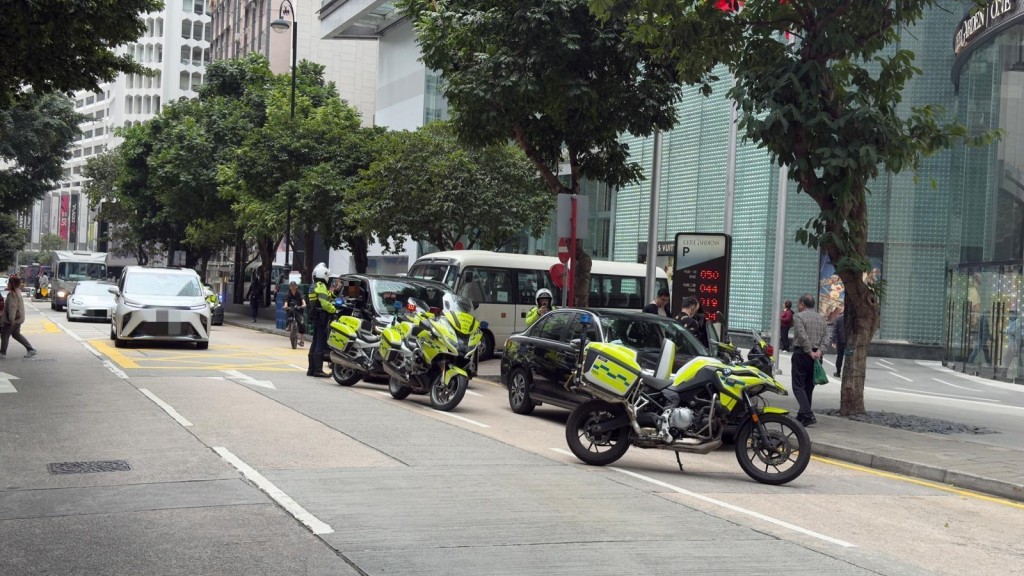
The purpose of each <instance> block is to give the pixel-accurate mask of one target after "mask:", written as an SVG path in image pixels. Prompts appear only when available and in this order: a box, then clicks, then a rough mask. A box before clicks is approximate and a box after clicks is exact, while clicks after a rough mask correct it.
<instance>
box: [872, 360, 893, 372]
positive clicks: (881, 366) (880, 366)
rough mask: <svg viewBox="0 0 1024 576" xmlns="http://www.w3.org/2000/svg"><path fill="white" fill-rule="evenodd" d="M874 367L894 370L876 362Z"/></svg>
mask: <svg viewBox="0 0 1024 576" xmlns="http://www.w3.org/2000/svg"><path fill="white" fill-rule="evenodd" d="M875 368H881V369H882V370H889V371H892V372H895V370H894V369H893V368H891V367H889V366H886V365H885V364H879V363H878V362H875Z"/></svg>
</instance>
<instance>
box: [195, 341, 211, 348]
mask: <svg viewBox="0 0 1024 576" xmlns="http://www.w3.org/2000/svg"><path fill="white" fill-rule="evenodd" d="M209 347H210V341H209V340H203V341H202V342H196V350H206V349H207V348H209Z"/></svg>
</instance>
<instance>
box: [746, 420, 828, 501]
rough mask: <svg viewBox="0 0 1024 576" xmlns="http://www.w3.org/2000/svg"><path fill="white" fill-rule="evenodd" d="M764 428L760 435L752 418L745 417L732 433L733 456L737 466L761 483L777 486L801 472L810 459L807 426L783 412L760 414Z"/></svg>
mask: <svg viewBox="0 0 1024 576" xmlns="http://www.w3.org/2000/svg"><path fill="white" fill-rule="evenodd" d="M760 420H761V423H762V424H763V425H764V427H765V430H766V431H767V432H768V437H767V438H761V437H759V435H758V434H757V432H756V430H755V428H754V422H753V420H747V421H746V422H744V423H743V425H742V426H740V429H739V431H738V432H737V433H736V459H737V460H738V461H739V463H740V468H742V469H743V471H744V472H746V473H747V476H750V477H751V478H753V479H754V480H757V481H758V482H760V483H762V484H770V485H772V486H778V485H781V484H786V483H787V482H792V481H793V480H795V479H796V478H797V477H798V476H800V475H801V474H803V472H804V470H805V469H806V468H807V464H808V463H809V462H810V461H811V437H810V436H808V435H807V430H806V429H804V427H803V426H802V425H801V424H800V423H799V422H797V421H796V420H794V419H793V418H792V417H791V416H789V415H786V414H761V415H760Z"/></svg>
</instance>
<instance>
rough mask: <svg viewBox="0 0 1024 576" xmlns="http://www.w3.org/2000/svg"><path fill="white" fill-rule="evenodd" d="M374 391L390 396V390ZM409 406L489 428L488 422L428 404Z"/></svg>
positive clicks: (412, 404)
mask: <svg viewBox="0 0 1024 576" xmlns="http://www.w3.org/2000/svg"><path fill="white" fill-rule="evenodd" d="M374 392H376V393H377V394H380V395H381V396H387V397H388V398H391V393H390V392H384V391H383V390H374ZM409 406H415V407H417V408H419V409H421V410H423V411H425V412H427V413H428V414H434V415H440V416H448V417H449V418H455V419H456V420H462V421H463V422H468V423H470V424H472V425H474V426H479V427H481V428H490V425H489V424H484V423H483V422H477V421H476V420H473V419H470V418H466V417H465V416H459V415H458V414H452V413H451V412H445V411H443V410H435V409H433V408H431V407H430V406H422V405H420V404H415V403H411V404H409Z"/></svg>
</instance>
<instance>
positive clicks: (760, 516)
mask: <svg viewBox="0 0 1024 576" xmlns="http://www.w3.org/2000/svg"><path fill="white" fill-rule="evenodd" d="M551 450H553V451H555V452H558V453H559V454H564V455H566V456H571V457H573V458H575V457H576V455H575V454H573V453H572V452H570V451H568V450H565V449H563V448H552V449H551ZM608 469H609V470H615V471H616V472H621V473H623V474H626V475H629V476H633V477H634V478H639V479H640V480H643V481H645V482H650V483H651V484H655V485H658V486H661V487H663V488H668V489H669V490H672V491H673V492H677V493H679V494H684V495H686V496H690V497H692V498H696V499H698V500H703V501H704V502H707V503H709V504H714V505H716V506H721V507H723V508H727V509H729V510H732V511H734V512H739V513H741V514H747V515H749V516H753V517H754V518H757V519H759V520H764V521H765V522H770V523H772V524H775V525H777V526H782V527H783V528H789V529H790V530H794V531H796V532H799V533H801V534H805V535H807V536H811V537H814V538H820V539H821V540H824V541H826V542H831V543H833V544H838V545H840V546H844V547H846V548H856V547H857V545H856V544H850V543H849V542H846V541H843V540H839V539H837V538H832V537H831V536H825V535H824V534H819V533H817V532H813V531H811V530H808V529H806V528H801V527H800V526H796V525H794V524H790V523H789V522H785V521H782V520H779V519H777V518H772V517H771V516H765V515H764V514H761V513H760V512H754V511H753V510H747V509H746V508H740V507H739V506H734V505H732V504H729V503H728V502H722V501H721V500H715V499H714V498H709V497H707V496H704V495H701V494H697V493H695V492H690V491H689V490H685V489H683V488H680V487H678V486H673V485H672V484H669V483H667V482H662V481H661V480H656V479H654V478H651V477H649V476H644V475H643V474H637V473H636V472H630V471H629V470H623V469H622V468H617V467H615V466H609V467H608Z"/></svg>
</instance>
